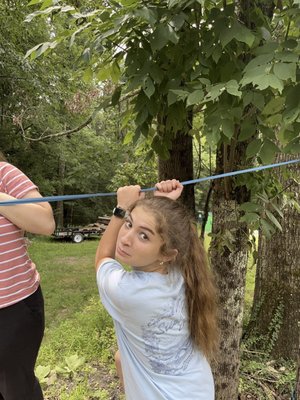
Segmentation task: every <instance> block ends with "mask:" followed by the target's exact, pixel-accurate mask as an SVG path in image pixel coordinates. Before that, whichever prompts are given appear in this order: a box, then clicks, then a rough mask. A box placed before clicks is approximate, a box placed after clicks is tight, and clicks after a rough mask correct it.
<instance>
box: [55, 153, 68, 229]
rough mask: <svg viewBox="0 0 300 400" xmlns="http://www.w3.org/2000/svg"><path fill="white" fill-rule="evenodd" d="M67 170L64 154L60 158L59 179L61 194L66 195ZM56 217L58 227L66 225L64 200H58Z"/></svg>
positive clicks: (59, 191)
mask: <svg viewBox="0 0 300 400" xmlns="http://www.w3.org/2000/svg"><path fill="white" fill-rule="evenodd" d="M65 170H66V162H65V159H64V157H63V156H62V155H60V156H59V158H58V179H59V188H58V193H59V196H63V195H64V191H65V187H64V178H65ZM55 217H56V218H55V219H56V225H57V226H58V227H63V226H64V202H63V201H58V202H57V205H56V210H55Z"/></svg>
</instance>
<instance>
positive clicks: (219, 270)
mask: <svg viewBox="0 0 300 400" xmlns="http://www.w3.org/2000/svg"><path fill="white" fill-rule="evenodd" d="M244 151H245V149H244V148H243V149H242V148H237V149H236V158H235V160H236V162H237V164H238V163H241V160H242V159H243V154H244ZM224 154H225V153H224V151H223V150H222V151H219V152H218V155H217V173H221V172H222V171H224V164H226V163H224ZM237 164H235V166H234V167H233V168H234V169H238V168H237V167H238V165H237ZM231 186H232V182H230V181H229V182H227V183H226V184H225V180H223V179H222V180H218V181H216V183H215V186H214V195H213V206H212V212H213V227H212V242H211V245H210V261H211V264H212V268H213V271H214V273H215V276H216V283H217V286H218V289H219V303H220V306H219V308H220V334H221V338H220V348H219V351H220V354H219V357H218V359H217V360H216V362H214V363H213V372H214V377H215V386H216V400H229V399H230V400H236V399H237V398H238V385H239V366H240V339H241V336H242V322H243V311H244V293H245V281H246V268H247V260H248V252H247V241H248V230H247V226H246V225H245V224H244V223H240V222H239V216H240V215H239V212H238V210H237V206H238V204H239V203H241V202H243V201H246V200H247V196H248V193H247V192H246V190H245V188H238V189H231V190H229V191H228V188H230V187H231Z"/></svg>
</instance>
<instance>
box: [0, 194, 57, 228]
mask: <svg viewBox="0 0 300 400" xmlns="http://www.w3.org/2000/svg"><path fill="white" fill-rule="evenodd" d="M38 197H42V196H41V195H40V193H39V192H38V191H37V190H36V189H33V190H30V191H28V192H27V193H26V194H25V195H24V196H23V198H38ZM9 200H15V197H12V196H10V195H8V194H6V193H0V201H9ZM0 214H1V215H3V216H4V217H5V218H7V219H8V220H10V221H11V222H12V223H13V224H15V225H16V226H18V227H19V228H20V229H22V230H23V231H27V232H30V233H36V234H39V235H51V233H53V231H54V229H55V221H54V218H53V212H52V208H51V206H50V204H49V203H28V204H13V205H10V206H1V205H0Z"/></svg>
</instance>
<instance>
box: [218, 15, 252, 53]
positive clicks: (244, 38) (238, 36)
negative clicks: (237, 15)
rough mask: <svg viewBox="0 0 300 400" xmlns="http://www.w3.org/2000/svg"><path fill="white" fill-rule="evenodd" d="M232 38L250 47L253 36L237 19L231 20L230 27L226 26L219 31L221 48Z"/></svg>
mask: <svg viewBox="0 0 300 400" xmlns="http://www.w3.org/2000/svg"><path fill="white" fill-rule="evenodd" d="M233 39H235V40H237V41H239V42H243V43H246V44H247V45H248V46H249V47H252V45H253V43H254V40H255V36H254V35H253V33H252V32H251V31H250V30H249V29H248V28H246V27H245V25H242V24H240V23H238V22H237V21H232V26H231V27H229V28H228V27H226V28H225V29H223V30H221V32H220V41H221V44H222V46H223V48H224V47H225V46H226V45H227V44H228V43H229V42H231V40H233Z"/></svg>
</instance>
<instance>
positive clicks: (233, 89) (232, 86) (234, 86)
mask: <svg viewBox="0 0 300 400" xmlns="http://www.w3.org/2000/svg"><path fill="white" fill-rule="evenodd" d="M225 89H226V91H227V93H229V94H231V95H232V96H237V97H241V95H242V92H241V91H240V90H239V84H238V83H237V81H236V80H230V81H229V82H227V83H226V85H225Z"/></svg>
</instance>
